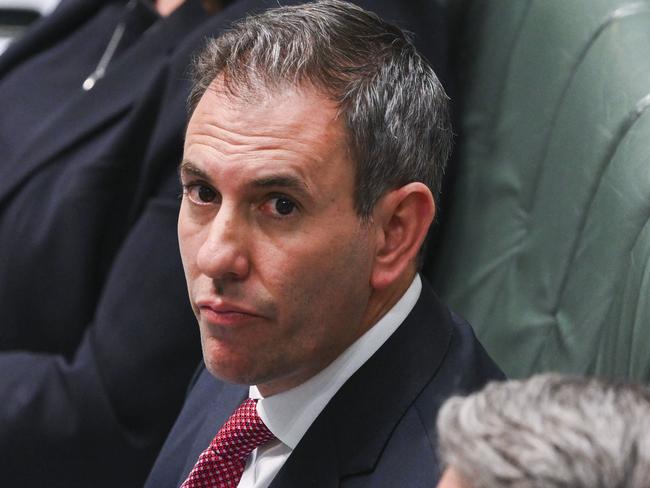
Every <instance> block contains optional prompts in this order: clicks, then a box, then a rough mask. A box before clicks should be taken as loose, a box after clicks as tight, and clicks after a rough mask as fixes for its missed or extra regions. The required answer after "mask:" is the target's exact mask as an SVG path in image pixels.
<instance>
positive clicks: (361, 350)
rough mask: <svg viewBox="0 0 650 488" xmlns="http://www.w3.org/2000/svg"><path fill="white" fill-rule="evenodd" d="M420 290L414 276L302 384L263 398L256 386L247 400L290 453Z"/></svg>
mask: <svg viewBox="0 0 650 488" xmlns="http://www.w3.org/2000/svg"><path fill="white" fill-rule="evenodd" d="M421 291H422V281H421V279H420V276H419V275H416V276H415V278H414V279H413V281H412V283H411V285H410V286H409V288H408V289H407V290H406V293H404V295H402V297H401V298H400V299H399V301H398V302H397V303H396V304H395V305H394V306H393V308H391V309H390V310H389V311H388V312H387V313H386V314H385V315H384V316H383V317H382V318H381V319H380V320H379V321H378V322H377V323H376V324H375V325H373V326H372V327H371V328H370V329H369V330H368V331H367V332H366V333H365V334H364V335H362V336H361V337H359V339H357V340H356V341H355V342H353V343H352V345H350V347H348V348H347V349H346V350H345V351H344V352H343V353H342V354H341V355H340V356H339V357H338V358H336V359H335V360H334V361H333V362H332V363H331V364H330V365H329V366H327V367H326V368H325V369H323V370H322V371H320V372H319V373H317V374H316V375H315V376H313V377H311V378H310V379H309V380H307V381H305V382H304V383H302V384H300V385H298V386H296V387H295V388H292V389H290V390H287V391H283V392H282V393H278V394H276V395H272V396H270V397H267V398H264V397H262V395H261V394H260V392H259V390H258V389H257V387H256V386H251V387H250V388H249V396H250V398H255V399H259V401H258V402H257V412H258V414H259V415H260V417H261V418H262V420H263V421H264V423H265V424H266V426H267V427H268V428H269V430H270V431H271V432H273V434H274V435H275V437H276V438H277V439H279V440H280V441H281V442H282V443H283V444H285V445H287V446H289V447H290V448H291V449H292V450H293V449H294V448H295V447H296V445H298V442H300V439H302V437H303V435H304V434H305V432H306V431H307V429H308V428H309V426H310V425H311V424H312V423H313V422H314V420H315V419H316V417H318V415H319V414H320V413H321V411H322V410H323V409H324V408H325V406H326V405H327V403H328V402H329V401H330V400H331V399H332V397H333V396H334V395H335V394H336V392H337V391H338V390H339V389H340V388H341V386H342V385H343V384H344V383H345V382H346V381H347V380H348V378H350V376H352V375H353V374H354V373H355V372H356V371H357V370H358V369H359V368H360V367H361V366H362V365H363V364H364V363H365V362H366V361H367V360H368V359H369V358H370V357H371V356H372V355H373V354H374V353H375V352H376V351H377V350H378V349H379V348H380V347H381V346H382V345H383V344H384V342H386V340H388V338H389V337H390V336H391V335H392V334H393V332H395V331H396V330H397V328H398V327H399V326H400V324H401V323H402V322H404V320H405V319H406V317H407V316H408V314H409V313H411V310H413V307H414V306H415V303H416V302H417V301H418V298H419V297H420V292H421Z"/></svg>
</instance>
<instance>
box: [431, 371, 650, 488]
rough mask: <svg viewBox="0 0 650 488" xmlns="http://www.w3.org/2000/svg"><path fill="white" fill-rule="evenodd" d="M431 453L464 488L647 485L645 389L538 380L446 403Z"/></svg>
mask: <svg viewBox="0 0 650 488" xmlns="http://www.w3.org/2000/svg"><path fill="white" fill-rule="evenodd" d="M438 433H439V449H440V455H441V459H442V461H443V462H444V463H446V464H447V465H449V466H452V467H453V468H454V469H455V470H456V472H457V473H459V474H460V476H461V477H462V478H463V479H464V480H465V481H466V483H467V484H468V485H469V486H471V487H472V488H488V487H489V488H500V487H513V488H515V487H516V488H542V487H543V488H560V487H561V488H617V487H620V488H623V487H625V488H647V487H648V486H650V392H649V390H648V389H646V388H644V387H641V386H632V385H624V384H619V383H613V382H607V381H604V380H598V379H586V378H578V377H564V376H560V375H555V374H547V375H539V376H535V377H533V378H531V379H528V380H525V381H510V382H505V383H491V384H489V385H488V386H487V387H486V388H485V389H484V390H483V391H481V392H478V393H475V394H473V395H471V396H469V397H467V398H460V397H454V398H452V399H450V400H448V401H447V402H446V403H445V405H444V406H443V408H442V409H441V411H440V414H439V417H438Z"/></svg>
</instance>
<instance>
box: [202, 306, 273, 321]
mask: <svg viewBox="0 0 650 488" xmlns="http://www.w3.org/2000/svg"><path fill="white" fill-rule="evenodd" d="M196 305H197V308H198V310H199V314H200V318H201V320H203V321H205V322H207V323H208V324H212V325H219V326H237V325H243V324H245V323H246V322H250V321H252V320H259V319H263V318H264V317H263V316H262V315H260V314H258V313H256V312H254V311H252V310H249V309H247V308H245V307H241V306H239V305H235V304H229V303H225V302H214V301H199V302H197V304H196Z"/></svg>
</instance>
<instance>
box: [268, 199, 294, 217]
mask: <svg viewBox="0 0 650 488" xmlns="http://www.w3.org/2000/svg"><path fill="white" fill-rule="evenodd" d="M273 200H275V203H274V206H275V211H276V212H277V213H279V214H280V215H290V214H291V212H293V211H294V210H295V209H296V204H295V203H293V202H292V201H291V200H289V199H288V198H285V197H277V198H274V199H273Z"/></svg>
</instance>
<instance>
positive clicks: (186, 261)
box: [178, 203, 201, 278]
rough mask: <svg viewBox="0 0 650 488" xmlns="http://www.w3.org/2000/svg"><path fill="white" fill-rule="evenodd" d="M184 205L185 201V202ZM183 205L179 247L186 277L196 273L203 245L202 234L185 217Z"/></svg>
mask: <svg viewBox="0 0 650 488" xmlns="http://www.w3.org/2000/svg"><path fill="white" fill-rule="evenodd" d="M183 205H184V203H183ZM183 205H181V212H180V214H179V217H178V248H179V251H180V255H181V261H182V262H183V269H184V270H185V277H186V278H190V277H192V276H195V274H196V272H197V271H196V257H197V254H198V252H199V249H200V246H201V236H200V234H199V232H198V231H197V229H195V228H194V226H193V225H192V224H191V223H190V222H189V220H188V218H187V217H184V215H183V213H184V211H183Z"/></svg>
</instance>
